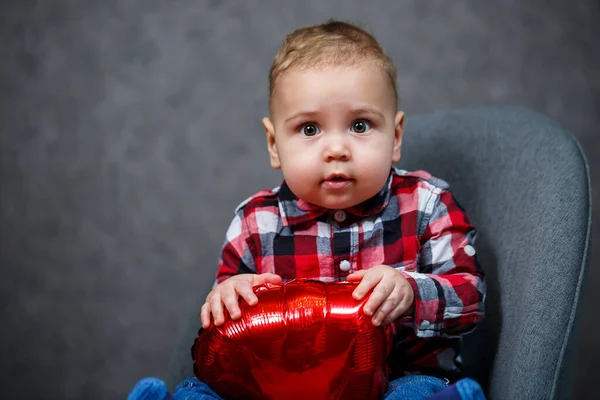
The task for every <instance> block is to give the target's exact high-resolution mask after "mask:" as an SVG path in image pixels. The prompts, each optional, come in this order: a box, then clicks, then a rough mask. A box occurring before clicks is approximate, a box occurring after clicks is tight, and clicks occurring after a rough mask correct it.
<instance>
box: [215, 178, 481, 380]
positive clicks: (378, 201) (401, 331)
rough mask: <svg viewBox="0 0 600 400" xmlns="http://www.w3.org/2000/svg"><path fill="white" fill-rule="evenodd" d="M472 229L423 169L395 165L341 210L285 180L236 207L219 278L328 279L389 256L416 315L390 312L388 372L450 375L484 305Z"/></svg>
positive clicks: (442, 187) (382, 261)
mask: <svg viewBox="0 0 600 400" xmlns="http://www.w3.org/2000/svg"><path fill="white" fill-rule="evenodd" d="M475 235H476V231H475V228H474V227H473V226H472V225H471V224H470V222H469V219H468V217H467V215H466V214H465V212H464V210H463V209H462V208H461V207H460V206H459V205H458V203H457V202H456V200H455V199H454V197H453V195H452V193H451V191H450V188H449V186H448V184H447V183H446V182H444V181H442V180H440V179H437V178H434V177H432V176H431V175H430V174H428V173H426V172H424V171H417V172H407V171H403V170H399V169H396V168H393V169H392V171H391V173H390V177H389V179H388V181H387V183H386V185H385V186H384V188H383V189H382V190H381V191H380V192H379V193H378V194H377V195H375V196H374V197H372V198H371V199H369V200H367V201H365V202H364V203H361V204H359V205H358V206H355V207H352V208H349V209H345V210H329V209H325V208H322V207H319V206H316V205H313V204H309V203H307V202H305V201H303V200H301V199H298V198H297V197H296V196H295V195H294V194H293V193H292V192H291V190H290V189H289V187H288V186H287V185H286V183H285V182H283V184H282V185H281V186H280V187H278V188H275V189H273V190H268V191H261V192H259V193H257V194H255V195H254V196H252V197H250V198H248V199H247V200H246V201H244V202H243V203H242V204H240V206H238V208H237V209H236V215H235V217H234V219H233V221H232V223H231V225H230V227H229V229H228V230H227V234H226V240H225V244H224V246H223V249H222V253H221V257H220V261H219V270H218V272H217V282H222V281H224V280H225V279H227V278H228V277H230V276H232V275H236V274H244V273H257V274H261V273H265V272H271V273H275V274H277V275H280V276H281V277H282V278H283V280H284V281H289V280H292V279H295V278H313V279H320V280H324V281H335V280H343V279H345V277H346V276H347V275H348V274H350V273H352V272H355V271H358V270H361V269H369V268H372V267H375V266H377V265H381V264H383V265H389V266H391V267H393V268H395V269H396V270H398V271H400V272H401V273H402V274H403V275H404V276H405V277H406V278H407V280H408V281H409V283H410V284H411V286H412V288H413V291H414V294H415V303H414V305H415V313H414V316H411V317H404V318H401V319H399V320H397V321H395V322H394V328H395V333H396V335H395V338H396V339H395V342H394V347H393V350H392V353H391V354H390V357H389V359H388V362H389V364H390V368H391V371H392V378H396V377H398V376H402V375H405V374H414V373H423V374H430V375H437V376H446V377H456V376H457V375H456V374H457V373H459V371H460V336H461V335H463V334H465V333H468V332H470V331H471V330H473V329H474V328H475V326H476V324H477V323H478V322H479V321H480V320H481V319H482V318H483V315H484V300H485V293H486V286H485V282H484V277H483V272H482V270H481V269H480V267H479V264H478V262H477V257H476V256H475V248H474V239H475Z"/></svg>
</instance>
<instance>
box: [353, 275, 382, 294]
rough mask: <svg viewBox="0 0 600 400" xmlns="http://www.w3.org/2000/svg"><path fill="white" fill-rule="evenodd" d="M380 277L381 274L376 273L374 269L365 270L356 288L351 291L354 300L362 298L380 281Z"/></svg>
mask: <svg viewBox="0 0 600 400" xmlns="http://www.w3.org/2000/svg"><path fill="white" fill-rule="evenodd" d="M382 277H383V274H382V273H378V272H377V271H375V270H369V271H367V273H365V275H364V276H363V278H362V280H361V281H360V283H359V284H358V286H357V287H356V289H354V291H353V292H352V297H354V299H355V300H362V298H363V297H365V295H366V294H367V293H369V291H371V289H373V288H374V287H375V286H376V285H377V284H378V283H379V282H380V281H381V278H382Z"/></svg>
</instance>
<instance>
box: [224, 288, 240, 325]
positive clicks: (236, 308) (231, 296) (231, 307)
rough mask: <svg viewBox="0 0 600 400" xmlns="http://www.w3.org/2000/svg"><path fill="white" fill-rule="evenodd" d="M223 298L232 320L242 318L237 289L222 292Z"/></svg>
mask: <svg viewBox="0 0 600 400" xmlns="http://www.w3.org/2000/svg"><path fill="white" fill-rule="evenodd" d="M221 298H222V299H223V304H225V308H226V309H227V312H228V313H229V316H230V317H231V319H238V318H239V317H241V315H242V312H241V311H240V304H239V300H238V299H239V296H238V293H237V291H236V290H235V287H229V288H227V289H226V290H225V289H224V290H223V291H222V292H221Z"/></svg>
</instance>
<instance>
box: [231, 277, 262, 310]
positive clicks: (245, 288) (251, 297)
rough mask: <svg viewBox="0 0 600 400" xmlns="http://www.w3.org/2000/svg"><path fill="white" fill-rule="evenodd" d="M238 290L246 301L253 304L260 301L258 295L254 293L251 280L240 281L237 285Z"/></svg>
mask: <svg viewBox="0 0 600 400" xmlns="http://www.w3.org/2000/svg"><path fill="white" fill-rule="evenodd" d="M236 290H237V293H238V295H239V296H242V298H243V299H244V300H246V303H248V304H250V305H251V306H253V305H255V304H256V303H258V297H256V294H254V290H252V285H251V284H250V282H238V284H237V285H236Z"/></svg>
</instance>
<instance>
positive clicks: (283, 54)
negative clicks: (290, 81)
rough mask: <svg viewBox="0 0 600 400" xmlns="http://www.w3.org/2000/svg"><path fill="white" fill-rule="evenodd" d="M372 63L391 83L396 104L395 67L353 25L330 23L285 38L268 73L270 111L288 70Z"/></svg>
mask: <svg viewBox="0 0 600 400" xmlns="http://www.w3.org/2000/svg"><path fill="white" fill-rule="evenodd" d="M365 61H368V62H374V63H375V65H376V66H378V67H380V68H382V69H383V71H384V72H385V73H386V75H387V76H388V78H389V80H390V85H391V86H392V89H393V91H394V99H395V101H396V102H397V97H398V92H397V89H396V67H395V66H394V63H393V62H392V60H391V59H390V57H389V56H388V55H387V54H386V52H385V51H384V50H383V47H381V45H380V44H379V42H377V40H376V39H375V38H374V37H373V36H372V35H371V34H370V33H368V32H366V31H365V30H364V29H361V28H359V27H357V26H355V25H352V24H349V23H346V22H341V21H335V20H330V21H328V22H326V23H324V24H321V25H314V26H307V27H304V28H300V29H297V30H295V31H294V32H292V33H290V34H289V35H287V36H286V38H285V39H284V41H283V44H282V45H281V48H280V49H279V51H278V52H277V54H276V55H275V59H274V60H273V64H272V65H271V70H270V71H269V108H270V106H271V98H272V97H273V90H274V89H275V84H276V83H277V79H279V77H281V76H282V75H283V74H285V73H286V72H288V71H290V70H303V69H307V68H320V67H325V66H348V67H351V66H354V65H356V64H357V63H359V62H365Z"/></svg>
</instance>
